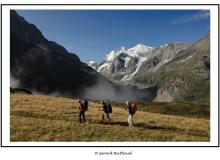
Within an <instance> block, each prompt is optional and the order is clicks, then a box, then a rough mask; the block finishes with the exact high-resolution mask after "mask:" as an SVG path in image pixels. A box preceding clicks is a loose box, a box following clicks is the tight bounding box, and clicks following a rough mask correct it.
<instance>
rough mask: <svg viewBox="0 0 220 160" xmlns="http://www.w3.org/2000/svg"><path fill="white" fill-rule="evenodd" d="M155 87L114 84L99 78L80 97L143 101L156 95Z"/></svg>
mask: <svg viewBox="0 0 220 160" xmlns="http://www.w3.org/2000/svg"><path fill="white" fill-rule="evenodd" d="M156 91H157V89H156V88H151V89H142V90H140V89H137V88H134V87H128V86H116V85H114V84H112V83H110V82H109V83H108V82H106V81H102V80H99V81H98V82H97V83H96V84H95V85H94V86H92V87H88V88H86V89H85V91H84V92H83V95H82V97H83V98H86V99H92V100H107V99H109V100H110V101H118V102H124V101H144V100H153V99H154V98H155V97H156Z"/></svg>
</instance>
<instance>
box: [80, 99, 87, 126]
mask: <svg viewBox="0 0 220 160" xmlns="http://www.w3.org/2000/svg"><path fill="white" fill-rule="evenodd" d="M79 103H80V106H79V122H80V123H81V122H82V119H83V122H86V118H85V111H87V110H88V101H87V100H82V99H79Z"/></svg>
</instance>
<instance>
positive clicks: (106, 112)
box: [99, 100, 112, 124]
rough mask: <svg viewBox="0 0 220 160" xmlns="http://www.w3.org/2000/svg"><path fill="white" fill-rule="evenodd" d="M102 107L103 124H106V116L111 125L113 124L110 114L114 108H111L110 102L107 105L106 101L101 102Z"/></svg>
mask: <svg viewBox="0 0 220 160" xmlns="http://www.w3.org/2000/svg"><path fill="white" fill-rule="evenodd" d="M101 104H102V106H101V107H100V108H99V110H101V111H103V112H102V121H101V123H103V122H104V119H105V116H106V118H107V119H108V121H109V124H111V119H110V117H109V114H110V113H112V107H111V103H110V101H109V100H108V101H107V103H106V102H105V101H101Z"/></svg>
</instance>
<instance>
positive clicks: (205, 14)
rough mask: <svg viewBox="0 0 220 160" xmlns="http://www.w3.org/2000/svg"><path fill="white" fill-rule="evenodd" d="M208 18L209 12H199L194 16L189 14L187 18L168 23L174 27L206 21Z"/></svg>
mask: <svg viewBox="0 0 220 160" xmlns="http://www.w3.org/2000/svg"><path fill="white" fill-rule="evenodd" d="M209 17H210V11H209V10H201V11H198V12H197V13H195V14H191V15H188V16H182V17H179V18H177V19H174V20H173V21H171V22H170V24H172V25H176V24H183V23H191V22H198V21H202V20H205V19H208V18H209Z"/></svg>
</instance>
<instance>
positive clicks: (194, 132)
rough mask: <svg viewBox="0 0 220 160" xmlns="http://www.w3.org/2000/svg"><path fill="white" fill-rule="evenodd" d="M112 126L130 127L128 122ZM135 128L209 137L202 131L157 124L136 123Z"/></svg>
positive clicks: (116, 123) (113, 123) (115, 123)
mask: <svg viewBox="0 0 220 160" xmlns="http://www.w3.org/2000/svg"><path fill="white" fill-rule="evenodd" d="M111 125H118V126H128V123H127V122H112V123H111ZM134 127H135V128H142V129H150V130H163V131H170V132H176V133H177V132H178V133H182V134H188V135H192V136H201V137H209V134H208V133H207V132H205V131H201V130H184V129H180V128H177V127H174V126H159V125H157V124H156V122H149V123H135V124H134Z"/></svg>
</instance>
